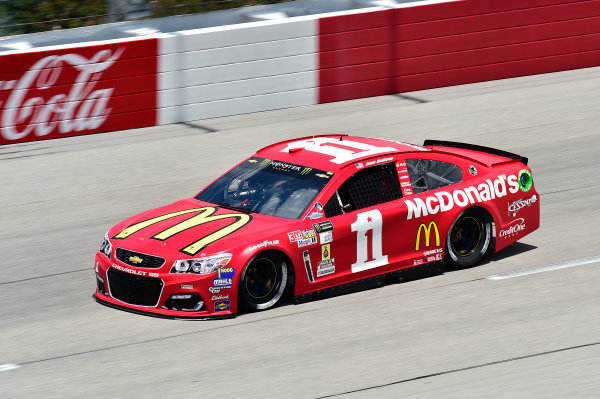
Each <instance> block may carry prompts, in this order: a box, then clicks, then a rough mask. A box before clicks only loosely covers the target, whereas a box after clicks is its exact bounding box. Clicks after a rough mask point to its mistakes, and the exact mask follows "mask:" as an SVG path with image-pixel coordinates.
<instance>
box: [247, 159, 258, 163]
mask: <svg viewBox="0 0 600 399" xmlns="http://www.w3.org/2000/svg"><path fill="white" fill-rule="evenodd" d="M248 162H250V163H257V162H258V161H257V160H256V159H249V160H248Z"/></svg>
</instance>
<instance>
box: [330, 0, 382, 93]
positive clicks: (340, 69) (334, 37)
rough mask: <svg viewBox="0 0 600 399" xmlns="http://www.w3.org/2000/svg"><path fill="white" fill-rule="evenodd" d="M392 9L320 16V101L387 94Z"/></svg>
mask: <svg viewBox="0 0 600 399" xmlns="http://www.w3.org/2000/svg"><path fill="white" fill-rule="evenodd" d="M392 16H393V15H392V13H390V12H389V10H384V11H374V12H367V13H364V12H363V13H358V14H349V15H340V16H334V17H325V18H321V19H319V50H320V51H319V70H320V72H319V88H320V90H319V102H320V103H326V102H333V101H341V100H349V99H352V98H360V97H372V96H381V95H384V94H390V93H391V92H392V88H393V71H392V69H391V68H392V59H393V58H392V53H391V51H392Z"/></svg>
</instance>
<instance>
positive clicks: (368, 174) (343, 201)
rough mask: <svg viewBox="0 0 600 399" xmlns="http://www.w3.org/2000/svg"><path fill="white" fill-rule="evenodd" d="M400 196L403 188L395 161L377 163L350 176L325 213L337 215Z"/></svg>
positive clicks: (330, 201) (329, 203)
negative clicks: (401, 187)
mask: <svg viewBox="0 0 600 399" xmlns="http://www.w3.org/2000/svg"><path fill="white" fill-rule="evenodd" d="M338 196H339V197H338ZM399 198H402V190H401V189H400V183H399V181H398V172H396V167H395V163H394V162H391V163H387V164H383V165H377V166H373V167H371V168H367V169H363V170H360V171H358V172H356V173H355V174H354V175H353V176H351V177H350V178H348V180H346V181H345V182H344V184H342V185H341V186H340V188H339V189H338V191H337V192H336V193H335V194H333V196H332V197H331V198H330V199H329V201H327V204H325V208H324V209H325V215H326V216H327V217H331V216H337V215H340V214H342V213H344V212H350V211H353V210H356V209H362V208H366V207H369V206H373V205H377V204H382V203H384V202H389V201H393V200H395V199H399ZM342 206H343V209H342Z"/></svg>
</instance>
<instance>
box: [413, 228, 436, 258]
mask: <svg viewBox="0 0 600 399" xmlns="http://www.w3.org/2000/svg"><path fill="white" fill-rule="evenodd" d="M421 231H422V232H424V233H425V247H430V246H431V244H432V242H431V233H432V232H433V233H434V234H435V236H434V237H435V246H436V247H439V246H440V231H439V230H438V227H437V224H435V222H434V221H433V220H432V221H431V222H429V224H428V225H426V224H425V223H421V225H420V226H419V230H417V242H416V243H415V251H418V250H419V248H420V246H421ZM424 255H425V254H424Z"/></svg>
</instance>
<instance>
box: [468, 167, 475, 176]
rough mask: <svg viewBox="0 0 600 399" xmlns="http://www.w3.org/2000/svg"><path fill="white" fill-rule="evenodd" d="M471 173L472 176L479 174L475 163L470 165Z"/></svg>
mask: <svg viewBox="0 0 600 399" xmlns="http://www.w3.org/2000/svg"><path fill="white" fill-rule="evenodd" d="M469 173H470V174H471V176H477V168H476V167H475V166H473V165H469Z"/></svg>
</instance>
